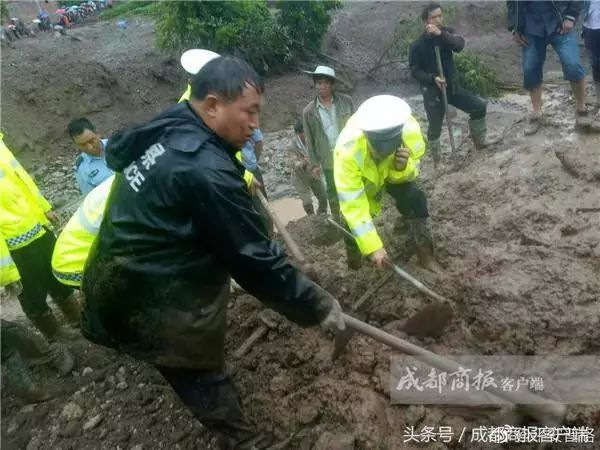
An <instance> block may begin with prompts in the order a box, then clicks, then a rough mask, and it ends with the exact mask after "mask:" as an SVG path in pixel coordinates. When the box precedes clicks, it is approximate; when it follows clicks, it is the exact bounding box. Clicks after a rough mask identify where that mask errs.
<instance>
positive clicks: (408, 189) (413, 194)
mask: <svg viewBox="0 0 600 450" xmlns="http://www.w3.org/2000/svg"><path fill="white" fill-rule="evenodd" d="M385 190H386V192H387V193H388V194H389V195H391V196H392V198H393V199H394V203H395V204H396V209H397V210H398V212H399V213H400V214H402V216H403V217H404V218H407V219H427V218H428V217H429V209H428V208H427V197H426V196H425V193H424V192H423V191H422V190H421V189H420V188H419V186H418V185H417V184H416V183H414V182H409V183H401V184H389V183H388V184H386V185H385ZM344 225H345V226H346V229H347V230H348V231H350V230H349V228H348V225H347V224H346V222H344ZM344 242H345V243H346V251H347V253H348V255H349V256H350V255H357V254H360V250H359V249H358V245H357V244H356V241H355V240H354V239H349V238H346V239H345V240H344ZM411 245H414V244H412V243H411Z"/></svg>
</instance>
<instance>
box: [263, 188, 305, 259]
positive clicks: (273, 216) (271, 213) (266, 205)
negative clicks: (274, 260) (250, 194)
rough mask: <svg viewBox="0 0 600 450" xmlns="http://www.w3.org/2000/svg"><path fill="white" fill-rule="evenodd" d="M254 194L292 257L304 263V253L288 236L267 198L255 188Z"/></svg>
mask: <svg viewBox="0 0 600 450" xmlns="http://www.w3.org/2000/svg"><path fill="white" fill-rule="evenodd" d="M256 196H257V197H258V200H259V201H260V203H261V204H262V205H263V207H264V208H265V209H266V210H267V213H268V214H269V216H270V217H271V219H272V220H273V222H274V223H275V226H276V227H277V231H279V234H281V237H282V238H283V240H284V241H285V245H286V246H287V248H288V249H289V250H290V252H291V253H292V255H293V256H294V258H296V259H297V260H298V261H299V262H300V263H301V264H304V263H305V262H306V259H305V258H304V255H303V254H302V252H301V251H300V248H298V246H297V245H296V243H295V242H294V239H292V236H290V234H289V233H288V231H287V230H286V228H285V225H284V224H283V222H282V221H281V219H280V218H279V216H278V215H277V214H276V213H275V211H273V209H272V208H271V205H270V204H269V202H268V201H267V199H266V198H265V196H264V195H263V193H262V192H260V190H259V189H257V190H256Z"/></svg>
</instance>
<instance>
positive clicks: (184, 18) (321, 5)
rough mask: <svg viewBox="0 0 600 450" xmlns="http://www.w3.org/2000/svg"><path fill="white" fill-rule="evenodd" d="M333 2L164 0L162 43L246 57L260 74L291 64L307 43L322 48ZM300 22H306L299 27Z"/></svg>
mask: <svg viewBox="0 0 600 450" xmlns="http://www.w3.org/2000/svg"><path fill="white" fill-rule="evenodd" d="M337 5H338V2H336V1H329V2H309V1H304V2H280V3H277V6H278V7H279V9H278V10H276V9H270V8H269V7H268V6H267V3H266V2H265V1H264V0H260V1H257V0H255V1H248V0H243V1H235V2H212V1H179V2H169V1H161V2H160V3H159V4H158V5H157V8H156V36H157V38H156V39H157V45H158V47H159V48H162V49H164V50H167V51H173V52H180V51H182V50H185V49H188V48H194V47H200V48H208V49H211V50H214V51H216V52H219V53H228V54H233V55H236V56H240V57H243V58H244V59H246V60H247V61H248V62H250V64H252V65H253V66H254V67H255V68H256V69H257V70H259V71H260V72H263V73H264V72H266V71H269V70H273V69H276V68H280V67H285V66H287V65H289V64H290V62H291V61H292V60H293V58H294V57H295V56H296V55H297V54H298V53H299V52H300V51H301V49H302V48H303V47H308V48H310V49H317V48H319V47H320V45H321V40H322V37H323V35H324V34H325V32H326V31H327V27H328V25H329V21H330V18H329V15H328V13H327V11H329V10H330V9H331V8H333V7H335V6H337ZM300 24H301V25H300Z"/></svg>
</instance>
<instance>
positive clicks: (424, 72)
mask: <svg viewBox="0 0 600 450" xmlns="http://www.w3.org/2000/svg"><path fill="white" fill-rule="evenodd" d="M421 19H422V20H423V23H424V25H425V31H424V32H423V34H422V35H421V37H419V39H417V40H416V41H415V42H413V43H412V44H411V46H410V52H409V56H408V62H409V66H410V73H411V75H412V77H413V78H414V79H415V80H417V81H418V82H419V83H420V85H421V92H422V93H423V102H424V104H425V112H426V113H427V120H428V121H429V128H428V129H427V140H428V144H427V145H428V149H429V151H430V152H431V154H432V156H433V160H434V162H435V163H436V165H437V164H438V162H439V161H440V150H441V149H440V134H441V132H442V122H443V120H444V113H445V111H444V104H443V102H442V98H441V91H442V89H446V93H447V95H448V103H449V104H450V105H453V106H455V107H457V108H458V109H460V110H462V111H464V112H466V113H467V114H469V116H470V120H469V128H470V130H471V138H472V139H473V143H474V144H475V148H477V149H481V148H483V147H485V146H486V145H487V142H486V134H487V124H486V109H487V104H486V102H485V100H483V99H481V98H480V97H478V96H477V95H475V94H474V93H473V92H471V91H469V90H467V89H464V88H462V87H460V86H459V85H458V79H457V78H458V77H457V74H456V70H455V67H454V57H453V52H460V51H462V49H463V48H464V46H465V40H464V39H463V38H462V37H461V36H459V35H457V34H456V33H454V30H452V28H449V27H445V26H443V14H442V7H441V6H440V4H439V3H429V4H428V5H427V6H425V8H424V9H423V13H422V14H421ZM435 47H439V49H440V56H441V60H442V69H443V71H444V77H443V78H442V77H441V76H440V74H439V73H438V68H437V63H436V58H435V50H434V49H435Z"/></svg>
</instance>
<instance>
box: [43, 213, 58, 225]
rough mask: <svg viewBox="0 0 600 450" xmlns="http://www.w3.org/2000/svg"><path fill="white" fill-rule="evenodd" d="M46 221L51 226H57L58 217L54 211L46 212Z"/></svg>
mask: <svg viewBox="0 0 600 450" xmlns="http://www.w3.org/2000/svg"><path fill="white" fill-rule="evenodd" d="M46 219H48V220H49V221H50V223H52V225H58V215H57V214H56V213H55V212H54V211H48V212H47V213H46Z"/></svg>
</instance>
